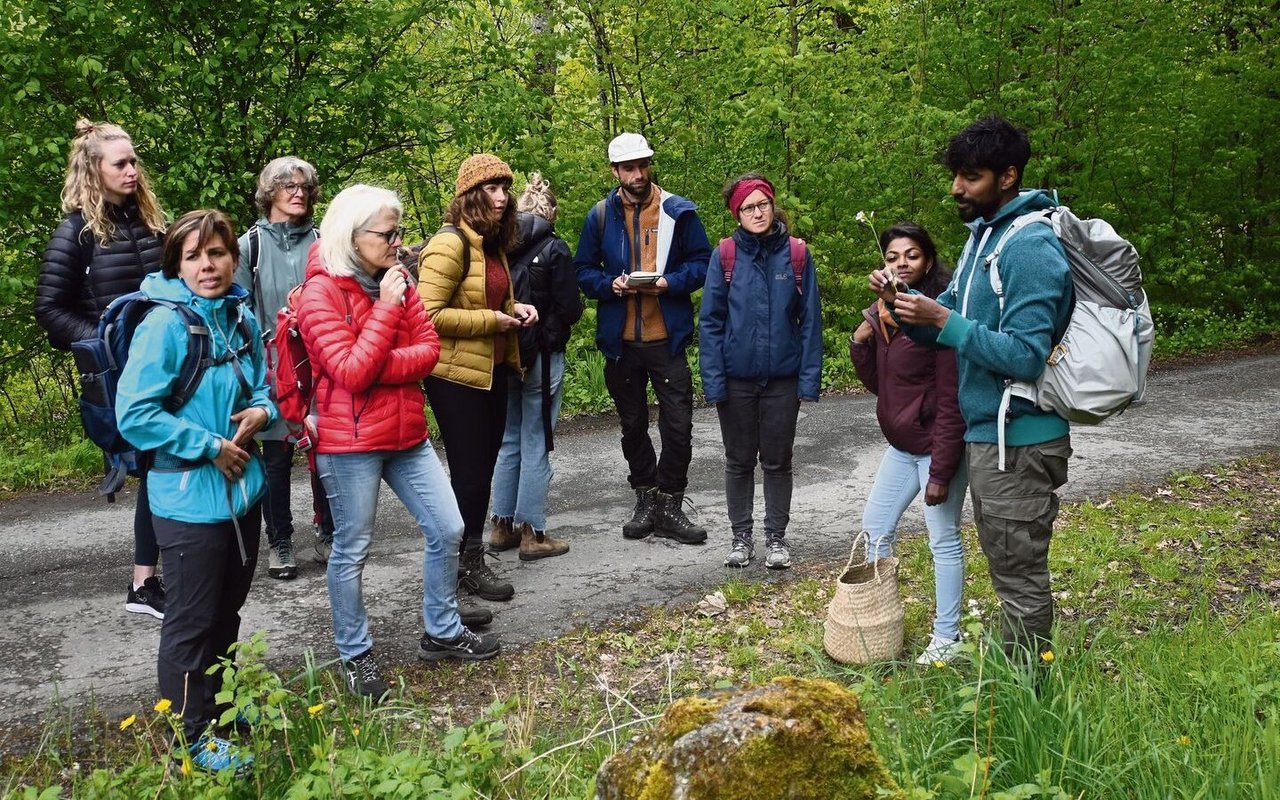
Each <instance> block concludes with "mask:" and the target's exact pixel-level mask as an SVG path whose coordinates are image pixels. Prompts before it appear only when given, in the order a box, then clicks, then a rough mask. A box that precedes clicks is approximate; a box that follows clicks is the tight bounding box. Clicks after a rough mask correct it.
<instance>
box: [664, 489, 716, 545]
mask: <svg viewBox="0 0 1280 800" xmlns="http://www.w3.org/2000/svg"><path fill="white" fill-rule="evenodd" d="M655 505H656V506H657V509H658V513H657V522H655V523H654V527H653V535H654V536H660V537H662V538H664V539H674V540H675V541H677V542H679V543H680V544H702V543H703V542H705V541H706V540H707V529H706V528H702V527H699V526H697V525H694V524H693V523H692V522H691V521H690V520H689V518H688V517H686V516H685V515H684V493H683V492H672V493H671V494H667V493H666V492H658V499H657V500H656V501H655Z"/></svg>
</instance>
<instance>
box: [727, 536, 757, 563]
mask: <svg viewBox="0 0 1280 800" xmlns="http://www.w3.org/2000/svg"><path fill="white" fill-rule="evenodd" d="M755 554H756V546H755V543H754V542H752V541H751V534H749V533H735V534H734V535H733V549H731V550H730V551H729V555H727V556H725V557H724V565H725V566H726V567H739V568H741V567H745V566H747V565H748V564H750V563H751V557H752V556H754V555H755Z"/></svg>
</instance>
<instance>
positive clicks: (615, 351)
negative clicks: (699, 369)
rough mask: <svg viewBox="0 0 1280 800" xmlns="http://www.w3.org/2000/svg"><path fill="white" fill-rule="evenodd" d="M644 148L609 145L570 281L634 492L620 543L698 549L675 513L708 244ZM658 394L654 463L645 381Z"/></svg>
mask: <svg viewBox="0 0 1280 800" xmlns="http://www.w3.org/2000/svg"><path fill="white" fill-rule="evenodd" d="M652 159H653V150H652V149H651V148H650V147H649V143H648V142H647V141H646V140H645V138H644V137H643V136H641V135H640V134H638V133H623V134H619V135H618V136H617V137H615V138H614V139H613V141H611V142H610V143H609V164H610V167H611V168H612V170H613V175H614V177H615V178H617V179H618V186H617V188H615V189H613V190H612V191H610V192H609V194H608V195H607V196H606V197H605V198H604V199H603V200H601V201H600V202H598V203H596V205H595V207H593V208H592V209H591V210H590V211H589V212H587V219H586V221H585V222H584V223H583V226H582V235H581V236H580V237H579V239H578V252H577V255H576V257H575V258H574V260H573V263H574V267H575V268H576V270H577V273H578V285H579V286H580V287H582V291H583V293H584V294H586V296H587V297H589V298H594V299H595V300H596V301H597V305H598V307H597V312H596V345H597V346H598V347H599V348H600V352H602V353H603V354H604V356H605V367H604V380H605V386H606V387H607V388H608V390H609V395H610V396H611V397H612V398H613V402H614V405H615V407H616V408H617V409H618V417H619V418H620V421H621V423H622V454H623V456H624V457H625V458H626V459H627V466H628V467H629V469H630V475H629V476H628V480H629V481H630V483H631V488H632V489H633V490H634V491H635V493H636V505H635V512H634V513H633V515H632V518H631V520H630V521H628V522H627V523H626V524H624V525H623V526H622V535H623V536H624V537H626V538H628V539H643V538H644V537H646V536H648V535H650V534H653V535H655V536H661V537H665V538H668V539H672V540H674V541H677V542H680V543H682V544H701V543H703V542H705V541H706V539H707V532H706V530H705V529H703V528H701V527H699V526H697V525H695V524H694V523H692V522H691V521H690V520H689V518H688V517H687V516H685V514H684V510H683V508H682V506H683V501H684V490H685V487H686V485H687V484H688V473H689V461H690V460H691V458H692V457H693V376H692V375H691V374H690V371H689V362H688V361H687V360H686V359H685V349H686V348H687V347H688V346H689V343H690V342H691V341H692V339H693V325H694V321H693V320H694V317H693V302H692V300H691V299H690V295H692V294H693V293H694V292H695V291H697V290H698V289H701V288H702V284H703V282H704V281H705V280H706V276H707V261H708V260H709V259H710V257H711V244H710V243H709V242H708V241H707V233H706V231H705V230H704V229H703V227H702V221H701V220H699V219H698V214H697V211H696V208H697V207H696V206H695V205H694V204H693V203H692V202H691V201H689V200H686V199H685V198H683V197H679V196H677V195H673V194H670V193H668V192H666V191H664V190H663V189H661V188H660V187H658V186H657V185H656V184H654V182H653V172H652V166H653V162H652ZM650 382H652V384H653V390H654V394H655V395H657V398H658V433H659V436H660V437H661V440H662V455H661V457H660V458H659V457H658V456H657V454H656V453H655V451H654V447H653V442H652V440H651V439H650V438H649V398H648V384H649V383H650Z"/></svg>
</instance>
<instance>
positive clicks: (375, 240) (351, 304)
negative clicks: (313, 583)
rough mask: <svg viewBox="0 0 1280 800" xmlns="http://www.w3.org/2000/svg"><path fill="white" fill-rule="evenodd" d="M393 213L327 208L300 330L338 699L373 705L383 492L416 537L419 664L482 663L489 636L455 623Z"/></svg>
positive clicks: (423, 316) (394, 209)
mask: <svg viewBox="0 0 1280 800" xmlns="http://www.w3.org/2000/svg"><path fill="white" fill-rule="evenodd" d="M401 213H402V212H401V207H400V201H399V199H398V198H397V197H396V195H395V194H394V193H393V192H390V191H388V190H386V189H379V188H377V187H373V186H364V185H356V186H351V187H348V188H347V189H344V190H343V191H341V192H339V193H338V196H337V197H335V198H333V202H332V203H331V204H330V205H329V208H328V210H327V212H326V213H325V218H324V222H323V223H322V224H321V226H320V234H321V236H320V240H319V241H317V242H316V243H315V244H314V245H313V246H312V250H311V253H310V255H309V257H308V263H307V281H306V283H305V284H304V286H303V289H302V296H301V299H300V300H299V303H298V327H299V329H300V330H301V332H302V339H303V341H304V342H305V343H306V346H307V353H308V354H309V356H310V357H311V361H312V367H313V371H314V372H315V373H316V374H317V376H318V377H317V379H316V391H315V413H316V433H317V436H316V438H317V442H316V452H317V455H316V468H317V471H318V472H319V473H320V480H321V481H322V482H323V483H324V487H325V493H326V494H327V495H328V497H329V505H330V507H331V509H332V511H333V523H334V533H333V551H332V553H331V554H330V556H329V572H328V583H329V602H330V604H331V606H332V610H333V632H334V639H335V640H336V642H337V646H338V653H339V655H340V656H341V657H342V665H343V669H344V671H345V674H346V680H347V687H348V688H349V689H350V690H351V692H352V693H353V694H355V695H357V696H361V697H368V698H370V699H372V700H373V701H375V702H377V701H378V700H379V699H381V697H382V696H383V695H384V694H386V692H387V690H388V687H387V684H386V682H385V681H384V680H383V679H382V675H381V672H380V670H379V669H378V665H377V662H376V661H375V660H374V656H373V638H372V637H371V636H370V635H369V617H368V614H367V612H366V610H365V605H364V596H363V593H362V591H361V582H360V576H361V573H362V571H363V569H364V562H365V559H366V558H367V557H368V555H369V548H370V545H371V544H372V543H373V522H374V516H375V514H376V512H377V507H378V489H379V487H380V485H381V483H382V482H383V481H384V480H385V481H386V482H387V485H388V486H390V487H391V490H392V491H393V492H395V494H396V496H397V497H399V498H400V500H401V501H402V502H403V503H404V504H405V507H406V508H407V509H408V510H409V512H410V514H412V516H413V518H414V519H415V520H416V521H417V523H418V526H419V527H420V528H421V529H422V534H423V537H424V539H425V545H424V549H423V554H422V590H423V597H422V623H423V626H424V628H425V629H426V630H425V633H423V635H422V639H421V641H420V642H419V644H418V655H419V657H421V658H423V659H426V660H439V659H450V658H455V659H463V660H480V659H487V658H493V657H494V656H496V655H497V654H498V651H499V649H500V648H499V645H498V641H497V639H496V638H495V637H493V636H490V635H485V636H480V635H477V634H475V633H473V632H472V631H471V630H470V629H469V628H467V627H465V626H464V625H463V621H462V619H461V618H460V616H459V614H458V601H457V575H458V542H459V540H460V539H461V538H462V527H463V526H462V515H461V514H460V513H459V511H458V503H457V500H456V499H455V498H454V494H453V489H452V487H451V486H450V485H449V478H448V476H447V475H445V472H444V468H443V467H442V466H441V465H440V459H439V458H437V457H436V453H435V450H434V449H433V448H432V446H431V442H430V441H429V440H428V438H427V424H426V417H425V414H424V408H425V405H426V398H425V396H424V395H423V392H422V385H421V382H422V379H423V378H425V377H426V376H427V375H429V374H430V373H431V370H432V369H433V368H434V367H435V365H436V362H437V361H438V360H439V358H440V339H439V337H438V336H437V335H436V331H435V328H434V326H432V324H431V321H430V319H428V318H427V312H426V309H425V308H424V307H423V305H422V303H421V302H419V300H418V298H417V295H416V293H415V292H414V290H413V287H412V285H411V281H412V278H411V276H410V275H409V273H408V271H407V270H406V269H405V268H404V267H403V266H401V265H400V263H399V258H398V252H397V251H398V247H397V245H398V244H399V243H400V240H401V239H402V237H403V235H404V229H403V228H401V227H400V217H401Z"/></svg>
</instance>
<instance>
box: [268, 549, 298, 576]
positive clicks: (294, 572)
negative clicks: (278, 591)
mask: <svg viewBox="0 0 1280 800" xmlns="http://www.w3.org/2000/svg"><path fill="white" fill-rule="evenodd" d="M268 549H269V550H270V555H269V559H270V560H269V561H268V563H267V575H268V576H270V577H272V578H279V579H280V580H284V581H288V580H293V579H294V578H296V577H298V562H296V561H294V560H293V542H292V541H290V540H288V539H281V540H280V541H278V542H276V543H275V544H273V545H271V546H270V547H269V548H268Z"/></svg>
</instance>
